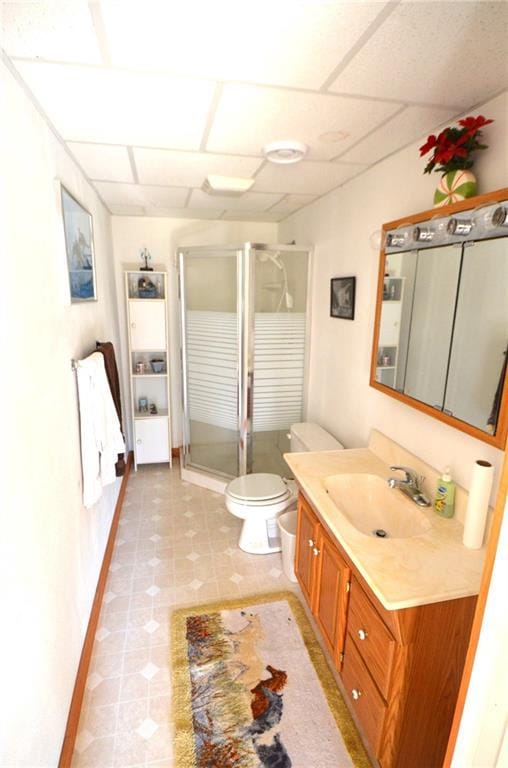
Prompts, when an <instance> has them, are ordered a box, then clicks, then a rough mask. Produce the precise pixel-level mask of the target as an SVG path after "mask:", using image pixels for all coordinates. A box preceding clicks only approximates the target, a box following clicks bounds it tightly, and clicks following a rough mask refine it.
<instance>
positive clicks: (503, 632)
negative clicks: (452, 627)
mask: <svg viewBox="0 0 508 768" xmlns="http://www.w3.org/2000/svg"><path fill="white" fill-rule="evenodd" d="M507 584H508V504H507V505H506V507H505V511H504V520H503V524H502V527H501V532H500V535H499V542H498V545H497V555H496V560H495V563H494V569H493V571H492V578H491V581H490V588H489V596H488V599H487V604H486V606H485V613H484V616H483V623H482V629H481V632H480V638H479V642H478V648H477V651H476V657H475V663H474V667H473V671H472V674H471V680H470V683H469V690H468V694H467V699H466V703H465V706H464V712H463V715H462V720H461V724H460V728H459V733H458V737H457V743H456V746H455V751H454V754H453V760H452V768H491V767H492V768H494V766H497V768H506V766H507V765H508V730H507V729H508V723H507V720H506V717H507V710H508V702H507V695H508V694H507V691H508V658H507V656H506V647H507V644H508V614H507V612H506V585H507Z"/></svg>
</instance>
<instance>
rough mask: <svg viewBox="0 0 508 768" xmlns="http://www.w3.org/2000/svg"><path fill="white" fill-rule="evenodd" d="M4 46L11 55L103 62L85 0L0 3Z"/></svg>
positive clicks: (83, 62) (39, 0) (77, 61)
mask: <svg viewBox="0 0 508 768" xmlns="http://www.w3.org/2000/svg"><path fill="white" fill-rule="evenodd" d="M0 21H1V34H0V39H1V40H2V48H3V49H4V50H5V52H6V53H7V54H8V56H11V57H14V56H18V57H24V58H32V59H35V58H38V59H51V60H52V61H70V62H75V63H81V64H100V63H101V55H100V52H99V46H98V44H97V37H96V35H95V29H94V26H93V24H92V17H91V15H90V11H89V8H88V3H87V2H86V0H38V2H14V3H9V2H2V3H0Z"/></svg>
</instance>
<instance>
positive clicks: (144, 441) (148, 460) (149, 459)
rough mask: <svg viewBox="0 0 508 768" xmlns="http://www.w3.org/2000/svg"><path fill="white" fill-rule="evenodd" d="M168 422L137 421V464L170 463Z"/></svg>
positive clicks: (157, 420)
mask: <svg viewBox="0 0 508 768" xmlns="http://www.w3.org/2000/svg"><path fill="white" fill-rule="evenodd" d="M168 437H169V435H168V420H167V418H161V419H155V418H151V419H136V420H135V422H134V445H135V450H136V463H137V464H156V463H158V462H161V461H169V440H168Z"/></svg>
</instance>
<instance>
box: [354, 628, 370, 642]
mask: <svg viewBox="0 0 508 768" xmlns="http://www.w3.org/2000/svg"><path fill="white" fill-rule="evenodd" d="M357 634H358V637H359V638H360V640H366V639H367V635H368V632H366V631H365V630H364V629H359V630H358V632H357Z"/></svg>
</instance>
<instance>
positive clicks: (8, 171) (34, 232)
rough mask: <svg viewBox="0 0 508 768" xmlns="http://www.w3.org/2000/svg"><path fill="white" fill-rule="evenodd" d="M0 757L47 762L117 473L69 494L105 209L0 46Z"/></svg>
mask: <svg viewBox="0 0 508 768" xmlns="http://www.w3.org/2000/svg"><path fill="white" fill-rule="evenodd" d="M0 103H1V104H2V118H1V121H0V168H1V173H0V191H1V197H0V216H1V224H0V237H1V238H2V242H1V254H2V279H1V288H0V293H1V298H0V313H1V320H0V329H1V337H2V338H1V350H2V376H1V383H0V388H1V390H2V398H1V402H2V416H1V422H2V427H1V434H2V444H3V448H4V450H3V451H2V463H1V472H2V491H1V503H0V518H1V519H0V531H1V536H0V571H1V576H0V585H1V586H0V589H1V595H2V601H1V603H2V604H1V617H2V630H1V635H0V649H1V653H0V659H1V662H0V663H1V670H0V681H1V684H0V765H1V766H11V765H16V766H30V768H34V767H35V766H55V765H56V764H57V762H58V756H59V753H60V750H61V746H62V740H63V736H64V731H65V725H66V721H67V715H68V710H69V705H70V700H71V696H72V691H73V687H74V682H75V676H76V671H77V665H78V662H79V658H80V654H81V649H82V644H83V640H84V635H85V631H86V627H87V623H88V619H89V615H90V609H91V604H92V600H93V596H94V593H95V589H96V585H97V579H98V575H99V569H100V565H101V563H102V558H103V553H104V548H105V544H106V541H107V536H108V533H109V529H110V524H111V520H112V515H113V511H114V506H115V503H116V498H117V495H118V486H119V481H117V482H116V483H115V484H113V485H112V486H109V487H108V489H107V492H105V493H104V495H103V497H102V499H101V500H100V502H98V504H97V505H96V506H95V507H94V508H93V509H88V510H86V509H84V508H83V507H82V504H81V464H80V450H79V423H78V402H77V393H76V379H75V373H74V372H73V371H72V370H71V365H70V361H71V358H73V357H74V358H79V357H82V356H84V355H86V354H87V353H89V352H90V351H91V350H92V349H93V348H94V346H95V340H96V339H101V340H111V341H113V343H115V345H116V346H117V342H118V325H117V316H116V290H115V283H114V276H113V268H112V255H111V254H112V247H111V233H110V217H109V214H108V213H107V211H106V210H105V208H104V207H103V205H102V203H101V202H100V201H99V199H98V197H97V196H96V194H95V193H94V192H93V191H92V189H91V188H90V186H89V185H88V183H87V182H86V181H85V179H84V177H83V175H82V174H81V172H80V171H79V169H78V168H77V167H76V166H75V165H74V163H73V162H72V161H71V159H70V158H69V156H68V155H67V154H66V152H65V151H64V150H63V148H62V146H61V145H60V144H59V142H58V141H57V140H56V139H55V137H54V135H53V134H52V133H51V132H50V130H49V129H48V127H47V125H46V123H45V121H44V120H43V119H42V117H41V116H40V115H39V113H38V112H37V111H36V110H35V108H34V107H33V106H32V104H31V102H30V101H29V100H28V98H27V97H26V95H25V93H24V91H23V90H22V88H21V87H20V86H19V85H18V83H17V82H16V81H15V79H14V78H13V76H12V75H11V73H10V70H9V69H8V68H7V66H6V65H5V64H4V62H3V61H2V60H0ZM55 179H60V180H61V181H62V182H63V183H64V184H65V186H66V187H67V188H68V189H69V191H70V192H72V194H73V195H75V196H76V197H77V198H78V200H80V201H81V202H82V203H83V205H84V206H85V207H86V208H87V209H88V210H89V211H90V213H91V214H92V216H93V223H94V240H95V259H96V270H97V272H96V277H97V291H98V297H99V300H98V301H97V302H90V303H85V304H75V305H72V306H71V304H70V300H69V289H68V280H67V274H66V260H65V250H64V241H63V228H62V222H61V215H60V210H59V205H60V201H59V199H58V198H57V196H56V191H55V190H56V184H55Z"/></svg>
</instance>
